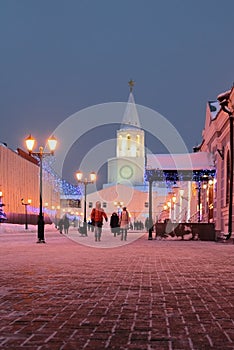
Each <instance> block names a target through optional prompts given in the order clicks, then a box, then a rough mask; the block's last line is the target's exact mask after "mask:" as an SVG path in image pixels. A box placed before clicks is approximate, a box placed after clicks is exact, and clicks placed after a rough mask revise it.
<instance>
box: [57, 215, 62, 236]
mask: <svg viewBox="0 0 234 350" xmlns="http://www.w3.org/2000/svg"><path fill="white" fill-rule="evenodd" d="M58 229H59V232H60V233H61V234H62V233H63V218H61V219H59V222H58Z"/></svg>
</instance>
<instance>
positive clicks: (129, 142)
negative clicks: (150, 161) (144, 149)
mask: <svg viewBox="0 0 234 350" xmlns="http://www.w3.org/2000/svg"><path fill="white" fill-rule="evenodd" d="M127 149H128V151H130V149H131V136H130V135H129V134H128V135H127Z"/></svg>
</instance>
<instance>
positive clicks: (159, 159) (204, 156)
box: [146, 152, 214, 170]
mask: <svg viewBox="0 0 234 350" xmlns="http://www.w3.org/2000/svg"><path fill="white" fill-rule="evenodd" d="M146 168H147V169H158V170H205V169H207V170H213V169H214V159H213V155H212V154H211V153H208V152H196V153H187V154H186V153H185V154H148V155H147V165H146Z"/></svg>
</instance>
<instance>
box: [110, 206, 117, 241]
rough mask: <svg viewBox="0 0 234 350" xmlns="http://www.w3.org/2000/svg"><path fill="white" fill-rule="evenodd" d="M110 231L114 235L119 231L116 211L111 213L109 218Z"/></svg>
mask: <svg viewBox="0 0 234 350" xmlns="http://www.w3.org/2000/svg"><path fill="white" fill-rule="evenodd" d="M110 227H111V232H112V233H114V237H116V234H117V233H119V216H118V214H117V213H116V212H114V213H112V215H111V218H110Z"/></svg>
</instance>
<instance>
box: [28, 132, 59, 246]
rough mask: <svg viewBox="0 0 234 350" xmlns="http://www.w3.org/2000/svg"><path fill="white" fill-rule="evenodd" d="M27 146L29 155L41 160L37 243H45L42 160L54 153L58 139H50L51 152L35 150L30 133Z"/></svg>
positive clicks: (41, 149) (40, 148)
mask: <svg viewBox="0 0 234 350" xmlns="http://www.w3.org/2000/svg"><path fill="white" fill-rule="evenodd" d="M25 142H26V147H27V149H28V152H29V155H34V156H37V157H38V158H39V160H40V193H39V196H40V206H39V216H38V223H37V238H38V240H37V243H45V236H44V227H45V222H44V215H43V211H42V160H43V158H44V157H46V156H51V155H54V151H55V148H56V145H57V140H56V139H55V137H54V136H52V137H51V138H49V139H48V141H47V142H48V145H49V149H50V152H44V149H43V147H39V151H38V152H33V148H34V144H35V139H34V138H33V137H32V136H31V135H29V136H28V137H27V138H26V139H25Z"/></svg>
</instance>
